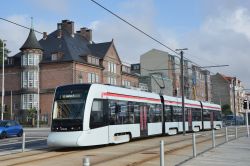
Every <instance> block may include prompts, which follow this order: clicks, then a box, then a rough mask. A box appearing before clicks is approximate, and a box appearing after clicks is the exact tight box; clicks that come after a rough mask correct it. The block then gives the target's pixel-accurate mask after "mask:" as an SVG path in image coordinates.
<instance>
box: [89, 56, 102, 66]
mask: <svg viewBox="0 0 250 166" xmlns="http://www.w3.org/2000/svg"><path fill="white" fill-rule="evenodd" d="M88 63H90V64H93V65H98V66H99V63H100V60H99V59H98V58H96V57H93V56H88Z"/></svg>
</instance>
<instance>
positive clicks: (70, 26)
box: [61, 20, 74, 36]
mask: <svg viewBox="0 0 250 166" xmlns="http://www.w3.org/2000/svg"><path fill="white" fill-rule="evenodd" d="M61 25H62V27H61V29H62V30H65V31H67V32H68V33H69V34H70V35H71V36H74V22H73V21H69V20H62V23H61Z"/></svg>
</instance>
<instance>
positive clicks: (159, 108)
mask: <svg viewBox="0 0 250 166" xmlns="http://www.w3.org/2000/svg"><path fill="white" fill-rule="evenodd" d="M161 112H162V106H161V105H160V104H156V106H155V119H154V122H161Z"/></svg>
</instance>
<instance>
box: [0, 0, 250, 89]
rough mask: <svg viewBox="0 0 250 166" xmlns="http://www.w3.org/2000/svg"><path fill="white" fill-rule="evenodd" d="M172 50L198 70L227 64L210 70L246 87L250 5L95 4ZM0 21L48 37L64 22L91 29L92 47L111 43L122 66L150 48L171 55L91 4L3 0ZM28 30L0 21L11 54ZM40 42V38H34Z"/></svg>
mask: <svg viewBox="0 0 250 166" xmlns="http://www.w3.org/2000/svg"><path fill="white" fill-rule="evenodd" d="M96 1H97V2H99V3H101V4H102V5H103V6H105V7H107V8H108V9H110V10H111V11H113V12H115V13H116V14H118V15H119V16H121V17H122V18H124V19H126V20H127V21H129V22H130V23H132V24H134V25H135V26H137V27H138V28H140V29H142V30H143V31H145V32H147V33H148V34H150V35H152V36H154V37H155V38H157V39H158V40H159V41H161V42H162V43H164V44H165V45H168V46H169V47H171V48H172V49H176V48H188V51H186V52H185V55H184V56H186V57H187V58H188V59H190V60H192V61H194V62H195V63H198V64H200V66H211V65H224V64H227V65H230V66H229V67H224V68H213V69H210V70H211V71H212V72H213V73H217V72H220V73H222V74H224V75H227V76H232V77H234V76H236V77H237V78H238V79H240V80H241V81H242V82H243V84H244V86H245V88H250V1H247V0H202V1H201V0H188V1H187V0H174V1H173V0H119V1H118V0H96ZM0 9H1V10H0V16H1V17H3V18H5V19H9V20H12V21H15V22H17V23H20V24H22V25H25V26H28V27H30V25H31V23H30V22H31V21H30V17H33V18H34V28H35V29H37V30H38V31H41V32H44V31H45V32H48V33H51V32H52V31H54V30H55V29H56V25H57V23H58V22H61V20H63V19H69V20H72V21H74V22H75V30H78V29H79V28H81V27H88V28H92V29H93V40H94V41H95V42H107V41H111V40H112V39H114V42H115V46H116V48H117V51H118V54H119V56H120V57H121V59H122V61H124V62H128V63H138V62H139V60H140V55H141V54H143V53H145V52H147V51H149V50H151V49H153V48H156V49H160V50H163V51H166V52H169V53H170V54H174V53H173V52H171V51H170V50H168V49H167V48H165V47H162V46H161V45H159V44H157V43H156V42H154V41H152V40H151V39H149V38H148V37H146V36H144V35H142V34H141V33H139V32H137V31H136V30H134V29H132V28H131V27H129V26H128V25H127V24H125V23H124V22H122V21H120V20H119V19H117V18H115V17H114V16H112V15H111V14H110V13H107V12H106V11H105V10H103V9H102V8H100V7H99V6H97V5H95V4H94V3H93V2H91V1H90V0H8V1H3V2H1V6H0ZM28 32H29V31H28V30H26V29H23V28H20V27H17V26H15V25H12V24H10V23H7V22H4V21H2V20H0V38H1V39H6V40H7V47H8V48H9V50H10V51H11V55H14V54H15V53H17V52H18V51H19V48H20V47H21V46H22V44H23V43H24V41H25V40H26V38H27V35H28ZM37 38H38V39H40V38H41V35H39V34H37Z"/></svg>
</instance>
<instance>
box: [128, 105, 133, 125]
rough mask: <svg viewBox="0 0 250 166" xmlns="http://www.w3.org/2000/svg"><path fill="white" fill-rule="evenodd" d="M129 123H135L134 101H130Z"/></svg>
mask: <svg viewBox="0 0 250 166" xmlns="http://www.w3.org/2000/svg"><path fill="white" fill-rule="evenodd" d="M128 119H129V121H128V123H129V124H133V123H135V114H134V102H131V101H129V102H128Z"/></svg>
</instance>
